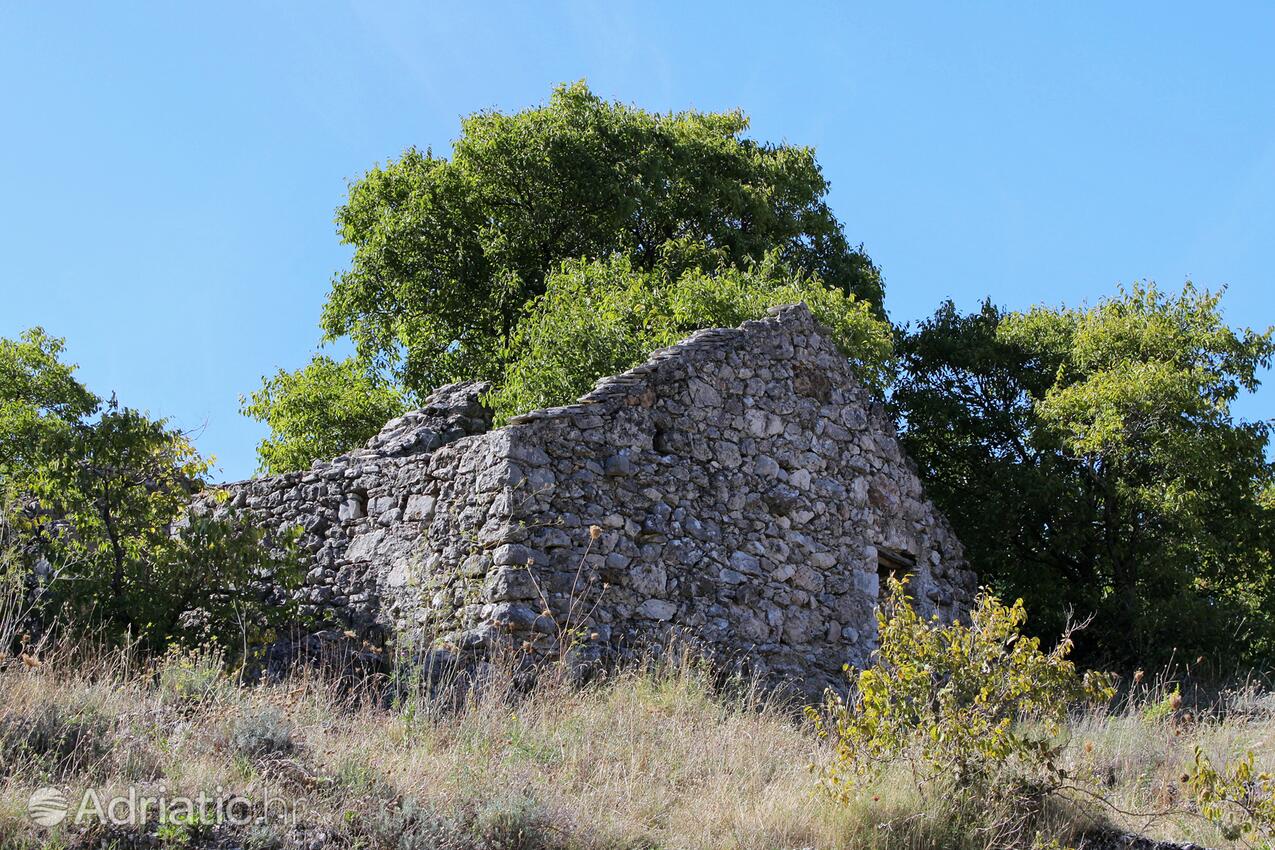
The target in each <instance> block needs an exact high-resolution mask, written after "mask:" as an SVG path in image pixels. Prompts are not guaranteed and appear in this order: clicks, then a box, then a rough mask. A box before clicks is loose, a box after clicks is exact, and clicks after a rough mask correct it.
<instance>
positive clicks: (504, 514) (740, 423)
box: [203, 305, 975, 693]
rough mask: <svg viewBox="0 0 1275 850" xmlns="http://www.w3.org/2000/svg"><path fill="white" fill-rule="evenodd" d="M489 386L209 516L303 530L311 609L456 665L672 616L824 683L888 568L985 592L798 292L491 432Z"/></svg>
mask: <svg viewBox="0 0 1275 850" xmlns="http://www.w3.org/2000/svg"><path fill="white" fill-rule="evenodd" d="M485 390H486V385H484V384H479V383H470V384H455V385H451V386H448V387H444V388H442V389H440V390H438V391H437V392H435V393H434V394H433V395H432V396H430V398H429V399H428V400H427V403H426V404H425V406H424V407H423V408H422V409H420V410H417V411H413V412H411V413H408V414H405V415H404V416H402V417H400V418H398V419H395V420H393V421H392V422H390V423H389V424H387V425H386V426H385V428H384V430H382V431H381V433H380V434H379V435H377V436H376V437H374V438H373V439H372V440H371V441H369V442H368V444H367V446H366V447H365V448H362V449H359V450H357V451H353V452H350V453H349V454H346V455H342V456H341V457H338V458H335V459H333V460H330V461H321V462H316V463H315V464H314V465H313V467H312V468H311V469H309V470H307V471H304V472H293V473H287V474H284V475H274V476H269V477H263V478H256V479H252V480H249V481H243V482H239V483H235V484H228V485H224V489H225V490H227V491H229V498H228V499H224V501H221V502H217V501H214V500H212V499H206V500H205V501H204V503H203V504H204V505H205V509H208V508H209V507H210V506H213V505H217V506H218V507H216V508H215V509H216V510H227V509H238V510H241V511H246V512H247V513H248V514H249V515H250V516H251V518H252V519H253V520H254V521H255V522H257V523H259V524H263V525H265V526H266V527H268V528H275V529H281V530H282V529H287V528H291V527H299V528H300V534H301V536H300V538H299V545H300V547H301V550H302V552H303V554H304V556H305V558H306V559H307V561H308V566H309V573H308V575H307V578H306V585H305V587H304V589H303V591H302V592H303V594H304V598H305V602H306V605H307V607H308V608H309V610H310V612H311V613H318V614H321V615H324V617H325V618H326V619H327V620H328V622H329V623H331V624H332V625H333V627H334V628H335V629H338V630H349V631H350V632H352V633H354V634H357V635H358V636H359V637H360V638H369V639H370V640H372V641H373V642H374V643H375V642H378V641H382V640H384V639H385V638H386V637H387V636H389V635H391V634H392V635H396V636H398V637H399V640H400V643H402V640H403V638H404V637H405V636H411V637H412V638H414V639H416V640H418V641H422V642H428V643H429V644H430V645H432V646H434V647H437V648H438V649H437V651H441V652H445V653H452V654H454V655H456V656H457V657H463V656H466V655H469V656H471V657H481V656H482V655H483V654H484V653H488V652H490V651H492V650H493V648H495V647H496V646H497V645H501V644H504V645H507V646H510V647H512V648H513V649H514V650H515V651H518V652H525V653H526V654H527V655H528V657H530V658H532V659H535V658H538V657H555V656H556V655H557V653H558V649H559V646H560V642H562V641H563V640H564V639H565V636H566V635H568V634H569V635H571V636H572V638H573V640H572V644H573V647H574V648H573V650H572V651H573V653H575V655H576V656H577V657H578V658H579V659H581V660H590V659H598V660H605V659H612V658H622V657H624V656H625V655H627V654H632V653H637V652H644V651H649V650H650V649H651V648H652V647H658V646H659V645H661V644H662V642H664V641H666V640H667V639H668V637H669V635H670V633H672V632H677V633H681V634H685V635H687V636H689V637H691V638H693V640H695V641H696V642H698V643H699V644H700V645H702V646H704V647H706V648H708V649H709V650H710V651H712V652H714V653H715V654H717V655H719V656H720V657H722V658H724V659H729V660H732V661H738V662H742V663H743V664H745V665H746V666H747V667H748V668H749V669H751V670H753V671H755V672H758V673H760V674H761V675H763V676H765V677H766V678H768V679H770V680H772V681H786V682H790V683H792V684H793V685H795V686H796V687H798V688H799V689H801V690H802V691H805V692H806V693H814V692H818V691H819V690H821V689H822V688H823V687H824V686H826V685H828V684H832V683H837V682H843V681H844V674H843V673H842V672H841V670H842V665H844V664H849V665H851V666H856V665H861V664H863V663H864V662H865V661H866V660H867V659H868V657H869V654H870V652H871V650H872V648H873V643H874V639H875V632H876V625H875V619H874V609H875V606H876V605H877V601H878V594H879V593H880V592H881V589H882V582H883V577H884V576H886V575H888V574H890V573H891V572H904V573H907V574H909V575H910V576H911V579H910V582H911V584H910V586H911V590H912V593H913V594H914V595H915V598H916V601H917V604H918V605H919V606H921V608H922V609H923V610H924V611H926V612H927V613H928V612H933V613H937V614H939V615H940V616H941V617H942V618H950V617H952V616H954V615H956V614H958V613H959V612H961V611H962V610H964V609H965V608H967V607H968V605H969V604H970V601H971V598H972V594H973V590H974V582H975V577H974V574H973V573H972V572H971V571H970V570H969V568H968V567H967V565H966V563H965V561H964V559H963V557H962V550H961V545H960V543H959V542H958V541H957V539H956V537H955V536H954V534H953V533H952V531H951V529H950V528H949V526H948V524H947V522H946V520H945V519H944V518H943V517H942V516H941V515H940V514H939V512H938V511H937V510H936V508H935V507H934V506H933V505H932V504H931V503H930V501H929V500H928V499H927V498H926V497H925V493H924V490H923V487H922V484H921V482H920V480H919V479H918V478H917V474H916V470H915V467H914V466H913V464H912V463H911V461H909V460H908V459H907V458H906V457H905V456H904V455H903V453H902V451H901V450H900V447H899V443H898V441H897V440H896V438H895V433H894V426H893V422H892V421H891V419H890V418H889V417H888V415H887V414H886V412H885V411H884V409H883V408H882V406H881V405H880V404H879V403H875V402H873V401H872V400H871V399H870V397H869V394H868V392H867V391H866V390H864V389H863V388H862V387H861V386H860V385H859V383H858V382H857V381H856V380H855V378H854V377H853V375H852V373H851V369H850V364H849V362H848V361H847V360H846V358H845V357H844V356H843V355H842V354H840V353H839V352H838V351H837V349H836V347H835V346H834V344H833V343H832V341H831V339H830V337H829V335H828V334H827V332H826V331H824V330H823V329H821V328H820V326H819V325H818V324H817V322H816V321H815V320H814V318H813V317H812V316H811V314H810V312H809V310H808V309H807V308H806V307H805V306H804V305H797V306H792V307H785V308H780V309H777V310H773V311H771V314H770V315H769V316H768V317H767V318H765V319H761V320H758V321H752V322H746V323H745V324H744V325H743V326H741V327H739V328H736V329H714V330H705V331H700V332H698V333H696V334H694V335H693V336H691V337H690V338H689V339H687V340H685V341H683V342H681V343H679V344H677V345H674V346H673V347H671V348H668V349H665V350H663V351H659V352H657V353H655V354H654V355H652V356H651V358H650V359H649V360H648V361H647V362H646V363H644V364H642V365H640V366H638V367H636V368H634V369H631V370H629V371H628V372H626V373H624V374H622V375H618V376H615V377H610V378H604V379H603V380H601V381H599V382H598V384H597V386H596V387H595V388H594V389H593V391H592V392H590V393H589V394H587V395H586V396H584V397H583V398H581V399H580V400H579V401H578V402H577V403H576V404H572V405H568V406H566V407H558V408H552V409H548V410H539V411H535V412H533V413H528V414H525V415H522V416H519V417H516V418H515V419H513V420H512V421H511V422H510V423H509V424H508V425H506V426H505V427H502V428H498V429H495V430H492V429H490V425H491V415H490V412H489V411H488V410H486V409H485V408H484V406H483V404H482V403H481V401H480V398H481V396H482V394H483V392H484V391H485ZM223 498H224V497H223Z"/></svg>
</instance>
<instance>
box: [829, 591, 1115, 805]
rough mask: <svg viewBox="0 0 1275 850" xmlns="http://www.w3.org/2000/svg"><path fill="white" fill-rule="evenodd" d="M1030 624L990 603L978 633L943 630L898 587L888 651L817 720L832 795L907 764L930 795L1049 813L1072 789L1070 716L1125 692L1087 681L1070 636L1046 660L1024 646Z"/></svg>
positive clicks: (976, 613)
mask: <svg viewBox="0 0 1275 850" xmlns="http://www.w3.org/2000/svg"><path fill="white" fill-rule="evenodd" d="M1026 619H1027V615H1026V612H1025V611H1024V609H1023V604H1022V601H1021V600H1019V601H1017V602H1015V603H1014V604H1013V605H1009V606H1007V605H1005V604H1003V603H1002V602H1001V601H1000V600H999V599H997V598H996V597H995V596H993V595H991V594H988V593H984V594H983V595H981V596H980V597H979V599H978V601H977V603H976V604H975V607H974V610H973V611H971V612H970V615H969V624H968V625H966V624H963V623H960V622H955V623H952V624H950V625H941V624H939V623H938V622H937V620H936V619H931V620H927V619H925V618H923V617H922V616H921V615H920V614H918V613H917V612H916V610H915V609H914V607H913V606H912V604H911V599H910V598H909V597H908V596H907V594H906V591H905V587H904V585H903V584H902V583H900V582H899V581H897V580H893V579H892V580H891V583H890V594H889V598H888V600H887V601H886V603H885V605H884V606H883V607H882V609H881V610H880V612H879V613H878V615H877V622H878V627H879V634H880V647H879V648H878V649H877V651H876V653H875V660H874V663H873V664H872V665H871V666H870V667H868V668H866V669H864V670H861V671H859V672H858V674H857V676H856V679H855V692H854V695H853V696H852V698H851V700H850V701H849V702H847V701H845V700H842V699H841V698H840V697H839V696H837V695H835V694H830V695H829V697H828V701H827V704H826V705H825V708H824V712H823V713H820V712H819V711H817V710H815V709H808V713H809V716H810V717H811V718H812V719H813V721H814V723H815V725H816V728H817V730H818V733H819V735H820V736H821V737H823V738H827V739H830V741H831V743H832V744H833V755H832V758H831V760H830V761H829V763H828V764H827V765H826V766H825V768H824V770H823V776H822V785H823V787H824V789H826V791H827V792H828V793H829V794H831V795H832V796H833V797H834V798H837V799H839V800H841V801H843V802H848V801H849V800H850V799H851V797H852V796H853V794H854V793H855V789H856V786H857V785H859V784H862V783H864V782H866V781H871V780H872V779H873V778H875V777H876V776H878V775H879V774H880V773H881V771H882V770H883V769H884V768H885V767H887V766H888V765H891V764H894V763H896V762H904V763H905V764H906V765H907V766H908V767H909V768H911V773H912V775H913V776H914V777H915V778H916V780H917V782H918V787H919V788H920V789H921V790H922V792H923V793H924V792H926V791H927V790H928V791H929V792H930V793H942V794H957V795H960V796H962V797H966V798H969V799H972V800H975V801H978V802H982V803H988V804H991V803H994V802H998V801H1002V800H1004V799H1006V798H1007V797H1018V798H1019V799H1020V800H1021V803H1020V804H1021V805H1025V804H1027V803H1029V802H1032V801H1034V802H1036V803H1037V804H1039V803H1041V802H1042V801H1043V800H1044V798H1045V797H1046V796H1048V794H1049V792H1050V791H1051V790H1054V789H1056V788H1058V787H1060V786H1061V785H1062V784H1063V783H1064V782H1065V781H1066V780H1067V771H1066V770H1065V768H1064V766H1063V764H1062V762H1061V759H1060V756H1061V754H1062V751H1063V748H1064V742H1061V741H1060V740H1059V733H1060V730H1061V729H1062V727H1063V723H1064V721H1065V720H1066V719H1067V712H1068V710H1069V709H1070V708H1071V707H1072V706H1074V705H1076V704H1077V703H1078V702H1082V701H1105V700H1107V699H1110V698H1111V696H1112V695H1113V694H1114V689H1113V687H1112V685H1111V682H1110V681H1109V680H1108V678H1107V677H1105V676H1103V675H1100V674H1095V673H1085V674H1084V675H1081V674H1079V673H1078V672H1077V671H1076V667H1075V665H1074V664H1073V663H1072V662H1071V661H1069V660H1068V658H1067V656H1068V654H1069V653H1070V651H1071V647H1072V642H1071V638H1070V635H1069V634H1065V635H1064V636H1063V638H1062V640H1060V641H1059V643H1058V644H1057V646H1055V647H1054V648H1053V649H1052V650H1050V651H1044V650H1042V649H1041V646H1040V641H1039V639H1037V638H1030V637H1025V636H1024V635H1023V634H1022V627H1023V624H1024V622H1026Z"/></svg>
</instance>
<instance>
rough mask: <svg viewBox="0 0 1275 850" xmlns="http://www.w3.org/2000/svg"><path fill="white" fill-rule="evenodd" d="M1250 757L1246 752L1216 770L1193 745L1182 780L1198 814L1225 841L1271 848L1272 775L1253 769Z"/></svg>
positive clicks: (1274, 821)
mask: <svg viewBox="0 0 1275 850" xmlns="http://www.w3.org/2000/svg"><path fill="white" fill-rule="evenodd" d="M1254 758H1255V756H1254V754H1253V753H1252V751H1249V752H1247V753H1245V754H1244V755H1243V756H1241V757H1240V758H1238V759H1235V760H1234V761H1231V762H1228V763H1224V764H1223V765H1222V766H1221V768H1220V769H1219V768H1217V767H1215V766H1214V764H1213V760H1212V759H1210V758H1209V757H1208V756H1207V755H1206V754H1205V753H1204V750H1203V749H1201V748H1200V746H1199V745H1196V748H1195V763H1194V764H1193V765H1192V766H1191V767H1190V769H1189V770H1188V771H1187V773H1186V774H1185V776H1184V778H1185V780H1186V784H1187V787H1188V788H1189V789H1190V791H1191V794H1192V796H1193V797H1194V800H1195V804H1196V806H1198V807H1199V810H1200V814H1201V815H1203V816H1204V817H1205V818H1206V819H1208V820H1209V821H1210V822H1211V823H1213V824H1214V825H1216V826H1217V827H1218V828H1220V829H1221V830H1222V834H1223V835H1224V836H1226V838H1227V839H1228V840H1230V841H1236V840H1239V839H1244V840H1245V841H1246V842H1249V843H1251V844H1253V845H1255V846H1258V847H1275V774H1272V773H1270V772H1269V771H1261V770H1259V769H1258V768H1257V767H1255V766H1254Z"/></svg>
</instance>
